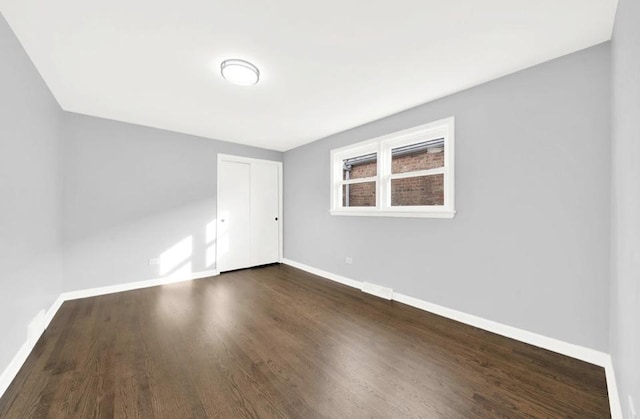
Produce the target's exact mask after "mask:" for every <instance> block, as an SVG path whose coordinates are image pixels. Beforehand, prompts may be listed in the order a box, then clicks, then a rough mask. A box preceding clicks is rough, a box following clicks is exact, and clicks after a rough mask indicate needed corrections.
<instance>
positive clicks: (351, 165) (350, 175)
mask: <svg viewBox="0 0 640 419" xmlns="http://www.w3.org/2000/svg"><path fill="white" fill-rule="evenodd" d="M377 174H378V155H377V154H376V153H370V154H365V155H362V156H358V157H352V158H348V159H345V160H343V161H342V180H347V179H362V178H365V177H374V176H376V175H377Z"/></svg>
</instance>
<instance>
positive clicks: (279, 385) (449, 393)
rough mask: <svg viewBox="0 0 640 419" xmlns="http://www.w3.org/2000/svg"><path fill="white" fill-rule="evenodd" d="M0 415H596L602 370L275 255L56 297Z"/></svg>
mask: <svg viewBox="0 0 640 419" xmlns="http://www.w3.org/2000/svg"><path fill="white" fill-rule="evenodd" d="M0 417H2V418H41V417H52V418H76V417H77V418H94V417H99V418H110V417H118V418H125V417H131V418H172V419H174V418H189V417H194V418H204V417H212V418H258V417H260V418H271V417H283V418H284V417H294V418H305V419H306V418H315V417H326V418H371V417H374V418H396V417H420V418H474V417H481V418H485V417H490V418H495V417H505V418H506V417H508V418H521V417H536V418H565V417H574V418H605V417H609V404H608V399H607V388H606V382H605V375H604V371H603V369H602V368H600V367H596V366H593V365H590V364H587V363H584V362H581V361H578V360H575V359H571V358H567V357H564V356H562V355H558V354H555V353H553V352H549V351H545V350H543V349H539V348H536V347H532V346H529V345H526V344H523V343H520V342H517V341H513V340H510V339H507V338H504V337H501V336H498V335H494V334H492V333H489V332H485V331H482V330H479V329H476V328H473V327H470V326H466V325H464V324H461V323H457V322H454V321H451V320H448V319H445V318H442V317H439V316H436V315H432V314H429V313H426V312H423V311H420V310H417V309H414V308H412V307H409V306H406V305H403V304H400V303H397V302H391V301H385V300H381V299H378V298H375V297H372V296H369V295H367V294H363V293H361V292H360V291H358V290H354V289H351V288H348V287H346V286H342V285H339V284H335V283H333V282H331V281H328V280H325V279H320V278H318V277H316V276H313V275H311V274H308V273H305V272H303V271H300V270H297V269H294V268H291V267H288V266H284V265H276V266H269V267H263V268H255V269H249V270H245V271H237V272H232V273H227V274H223V275H221V276H219V277H214V278H208V279H202V280H197V281H191V282H185V283H179V284H173V285H166V286H161V287H154V288H147V289H143V290H136V291H129V292H123V293H118V294H111V295H105V296H100V297H94V298H86V299H82V300H75V301H69V302H66V303H64V305H63V306H62V308H61V309H60V310H59V311H58V313H57V315H56V316H55V318H54V319H53V321H52V322H51V325H50V326H49V328H48V329H47V330H46V331H45V333H44V334H43V336H42V338H41V339H40V340H39V342H38V343H37V345H36V347H35V349H34V350H33V352H32V353H31V355H30V356H29V358H28V360H27V362H26V363H25V365H24V366H23V367H22V369H21V370H20V372H19V373H18V375H17V377H16V379H15V380H14V381H13V383H12V384H11V386H10V387H9V389H8V390H7V391H6V393H5V394H4V396H3V397H2V399H0Z"/></svg>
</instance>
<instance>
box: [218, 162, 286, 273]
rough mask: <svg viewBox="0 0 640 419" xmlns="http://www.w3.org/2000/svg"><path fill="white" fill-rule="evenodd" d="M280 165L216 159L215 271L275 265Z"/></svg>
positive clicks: (278, 237) (279, 231)
mask: <svg viewBox="0 0 640 419" xmlns="http://www.w3.org/2000/svg"><path fill="white" fill-rule="evenodd" d="M281 185H282V163H279V162H271V161H266V160H257V159H247V158H242V157H235V156H226V155H219V157H218V199H217V200H218V217H217V219H218V222H217V243H218V245H217V246H216V249H217V252H216V253H217V259H216V260H217V264H216V266H217V270H218V271H220V272H224V271H230V270H234V269H242V268H247V267H250V266H258V265H265V264H268V263H274V262H278V261H279V260H280V257H281V249H282V247H281V237H282V229H281V226H282V220H281V213H280V212H281V197H282V190H281Z"/></svg>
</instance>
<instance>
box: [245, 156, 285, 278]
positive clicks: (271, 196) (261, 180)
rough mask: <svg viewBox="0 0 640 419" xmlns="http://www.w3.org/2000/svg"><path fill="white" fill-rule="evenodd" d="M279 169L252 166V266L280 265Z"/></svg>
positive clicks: (269, 166) (267, 165)
mask: <svg viewBox="0 0 640 419" xmlns="http://www.w3.org/2000/svg"><path fill="white" fill-rule="evenodd" d="M278 169H279V168H278V166H276V165H275V164H272V163H261V162H257V163H252V164H251V265H253V266H257V265H266V264H267V263H274V262H277V261H278V259H279V257H278V254H279V250H280V240H279V228H278V227H279V224H280V219H279V215H280V214H279V212H280V211H279V210H280V205H279V204H280V202H279V201H280V200H279V185H278V183H279V181H278Z"/></svg>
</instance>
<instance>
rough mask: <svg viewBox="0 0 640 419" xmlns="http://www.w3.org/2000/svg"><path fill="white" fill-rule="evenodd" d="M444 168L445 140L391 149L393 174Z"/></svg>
mask: <svg viewBox="0 0 640 419" xmlns="http://www.w3.org/2000/svg"><path fill="white" fill-rule="evenodd" d="M439 167H444V139H439V140H429V141H423V142H421V143H416V144H411V145H407V146H402V147H397V148H394V149H391V173H406V172H414V171H416V170H428V169H437V168H439Z"/></svg>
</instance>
